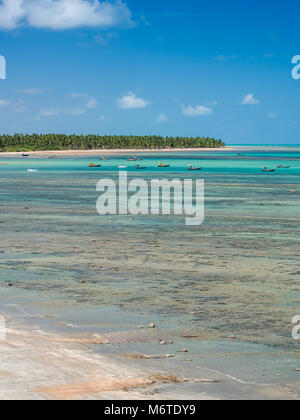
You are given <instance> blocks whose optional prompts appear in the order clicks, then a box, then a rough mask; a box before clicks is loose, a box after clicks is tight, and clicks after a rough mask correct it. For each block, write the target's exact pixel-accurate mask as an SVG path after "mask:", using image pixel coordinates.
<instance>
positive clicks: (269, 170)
mask: <svg viewBox="0 0 300 420" xmlns="http://www.w3.org/2000/svg"><path fill="white" fill-rule="evenodd" d="M275 170H276V169H269V168H267V167H265V168H264V169H262V172H275Z"/></svg>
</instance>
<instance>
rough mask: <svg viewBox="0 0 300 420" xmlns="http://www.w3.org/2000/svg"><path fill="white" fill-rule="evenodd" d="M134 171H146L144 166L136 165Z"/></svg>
mask: <svg viewBox="0 0 300 420" xmlns="http://www.w3.org/2000/svg"><path fill="white" fill-rule="evenodd" d="M135 169H146V167H145V166H141V165H136V167H135Z"/></svg>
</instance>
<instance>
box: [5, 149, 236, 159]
mask: <svg viewBox="0 0 300 420" xmlns="http://www.w3.org/2000/svg"><path fill="white" fill-rule="evenodd" d="M233 150H235V148H233V147H221V148H219V149H215V148H211V149H210V148H203V149H96V150H53V151H34V152H26V153H30V155H32V156H43V157H45V156H92V155H93V156H102V155H128V154H132V153H133V154H135V153H137V154H138V153H170V152H172V153H173V152H174V153H182V152H225V151H226V152H228V151H233ZM23 153H24V152H0V157H2V156H3V157H15V156H22V154H23Z"/></svg>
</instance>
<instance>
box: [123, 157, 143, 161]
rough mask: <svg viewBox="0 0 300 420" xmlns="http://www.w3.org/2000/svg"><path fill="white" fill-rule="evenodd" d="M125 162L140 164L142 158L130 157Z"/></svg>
mask: <svg viewBox="0 0 300 420" xmlns="http://www.w3.org/2000/svg"><path fill="white" fill-rule="evenodd" d="M127 160H128V162H140V161H142V160H143V159H142V158H137V157H131V158H128V159H127Z"/></svg>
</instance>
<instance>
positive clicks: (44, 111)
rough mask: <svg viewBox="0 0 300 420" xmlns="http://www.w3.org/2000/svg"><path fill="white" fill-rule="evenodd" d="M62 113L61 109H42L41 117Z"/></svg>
mask: <svg viewBox="0 0 300 420" xmlns="http://www.w3.org/2000/svg"><path fill="white" fill-rule="evenodd" d="M59 113H60V110H59V109H42V110H41V112H40V116H41V117H56V116H57V115H58V114H59Z"/></svg>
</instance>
